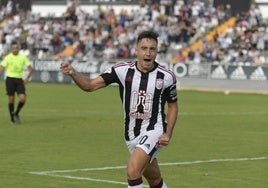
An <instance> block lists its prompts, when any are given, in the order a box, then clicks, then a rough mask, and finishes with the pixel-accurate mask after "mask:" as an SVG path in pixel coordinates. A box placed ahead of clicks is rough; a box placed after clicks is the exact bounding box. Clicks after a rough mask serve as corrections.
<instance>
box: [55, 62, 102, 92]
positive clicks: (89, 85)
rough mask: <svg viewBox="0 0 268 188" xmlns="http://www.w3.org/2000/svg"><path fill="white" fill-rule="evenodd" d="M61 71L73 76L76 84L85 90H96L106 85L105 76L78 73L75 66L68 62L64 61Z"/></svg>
mask: <svg viewBox="0 0 268 188" xmlns="http://www.w3.org/2000/svg"><path fill="white" fill-rule="evenodd" d="M60 70H61V72H63V73H64V74H66V75H69V76H71V77H72V79H73V81H74V82H75V83H76V85H77V86H78V87H79V88H80V89H82V90H84V91H88V92H91V91H95V90H97V89H100V88H103V87H105V86H106V83H105V82H104V80H103V78H102V77H101V76H98V77H96V78H93V79H92V78H89V77H86V76H82V75H80V74H78V73H77V72H76V71H75V70H74V68H73V67H72V66H71V65H70V64H68V63H62V64H61V66H60Z"/></svg>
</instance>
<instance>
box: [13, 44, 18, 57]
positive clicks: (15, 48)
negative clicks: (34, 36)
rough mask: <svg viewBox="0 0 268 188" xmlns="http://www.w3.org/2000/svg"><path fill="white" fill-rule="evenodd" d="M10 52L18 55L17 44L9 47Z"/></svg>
mask: <svg viewBox="0 0 268 188" xmlns="http://www.w3.org/2000/svg"><path fill="white" fill-rule="evenodd" d="M11 51H12V53H13V54H14V55H17V54H18V53H19V46H18V45H17V44H13V45H12V46H11Z"/></svg>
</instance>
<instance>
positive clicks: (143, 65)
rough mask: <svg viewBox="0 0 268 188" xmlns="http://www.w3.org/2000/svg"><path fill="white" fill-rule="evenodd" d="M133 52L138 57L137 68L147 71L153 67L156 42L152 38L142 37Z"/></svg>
mask: <svg viewBox="0 0 268 188" xmlns="http://www.w3.org/2000/svg"><path fill="white" fill-rule="evenodd" d="M135 53H136V56H137V59H138V69H139V70H140V71H142V72H148V71H150V70H152V69H153V67H154V61H155V58H156V55H157V42H156V41H155V40H154V39H149V38H144V39H142V40H140V41H139V42H138V43H137V45H136V47H135Z"/></svg>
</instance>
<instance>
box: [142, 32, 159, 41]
mask: <svg viewBox="0 0 268 188" xmlns="http://www.w3.org/2000/svg"><path fill="white" fill-rule="evenodd" d="M158 36H159V35H158V34H157V33H155V32H153V31H142V32H141V33H140V34H139V36H138V38H137V43H138V42H139V41H141V40H142V39H144V38H149V39H154V40H155V41H156V43H158V39H157V38H158Z"/></svg>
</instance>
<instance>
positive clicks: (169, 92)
mask: <svg viewBox="0 0 268 188" xmlns="http://www.w3.org/2000/svg"><path fill="white" fill-rule="evenodd" d="M167 82H169V86H168V87H167V88H166V89H165V90H164V96H165V99H166V101H167V102H168V103H173V102H177V79H176V77H175V75H174V74H173V73H172V74H171V77H170V78H169V79H168V81H167Z"/></svg>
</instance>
